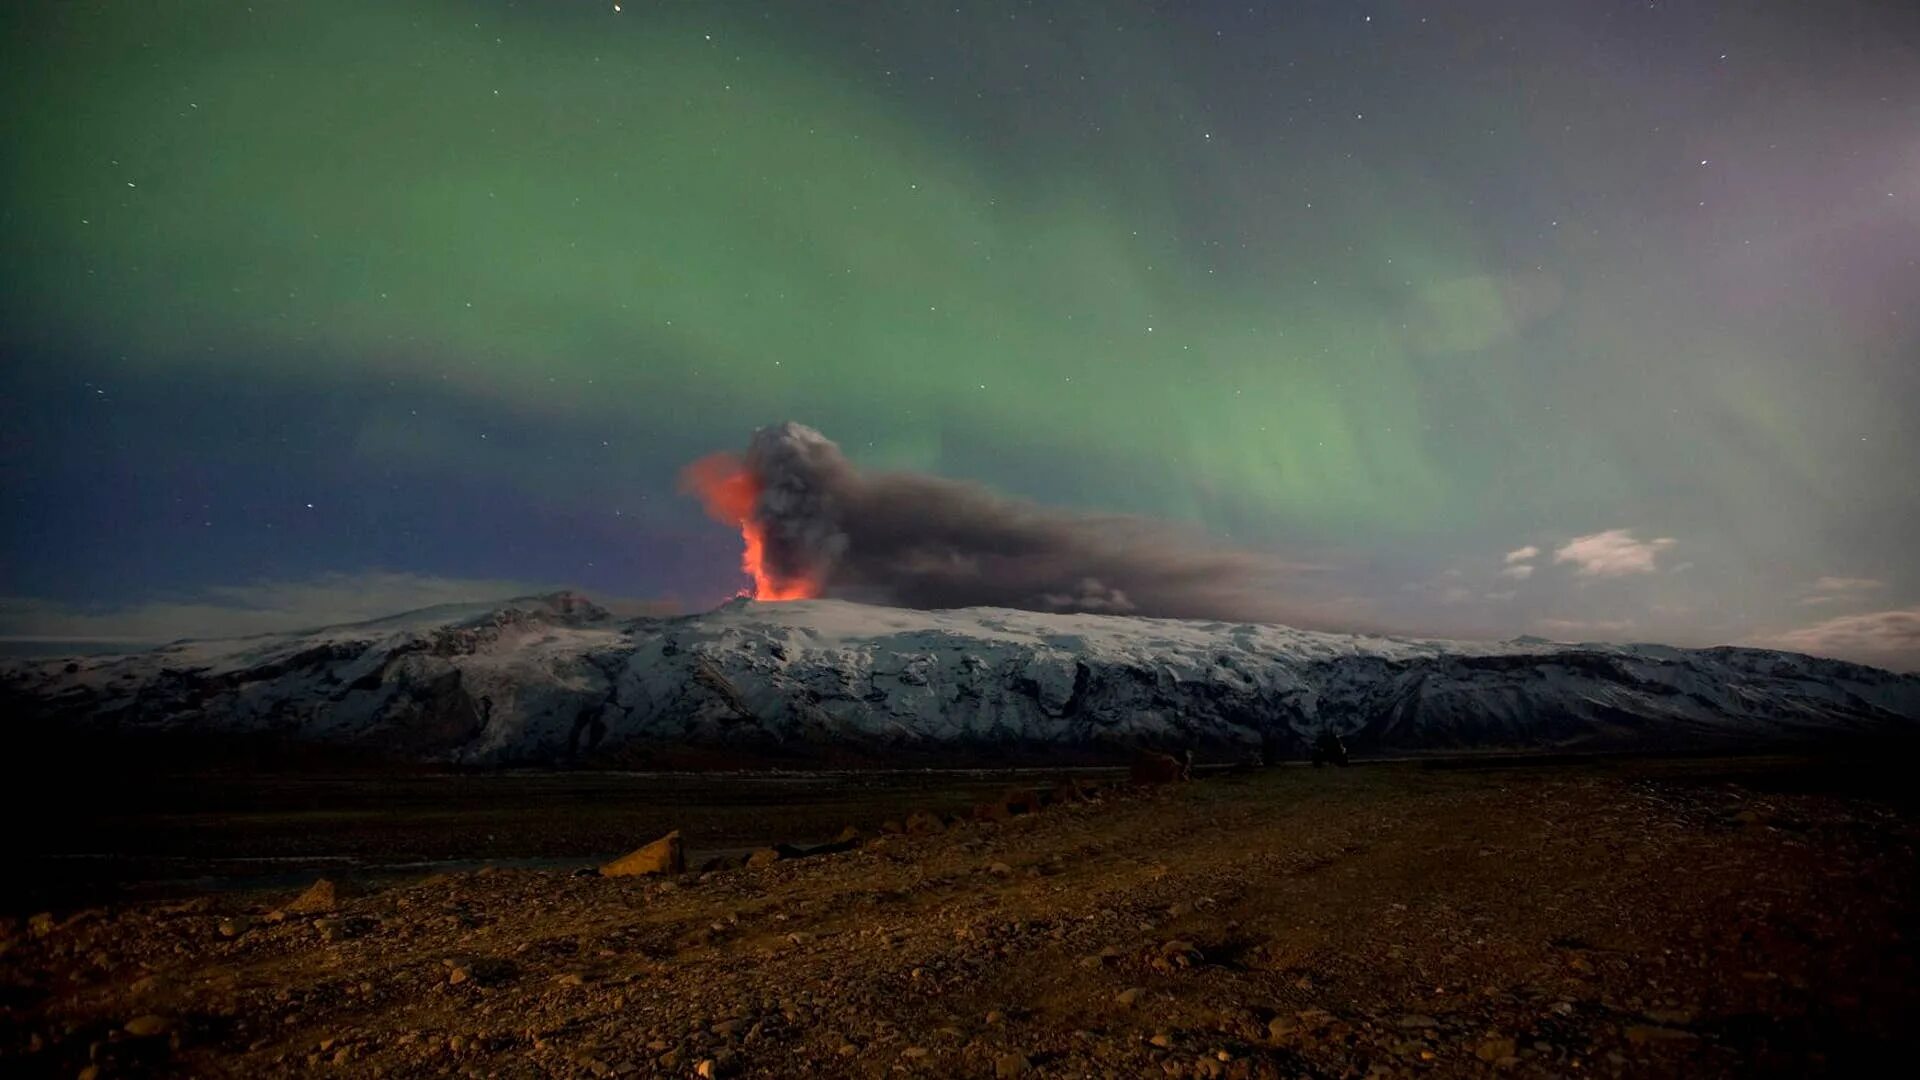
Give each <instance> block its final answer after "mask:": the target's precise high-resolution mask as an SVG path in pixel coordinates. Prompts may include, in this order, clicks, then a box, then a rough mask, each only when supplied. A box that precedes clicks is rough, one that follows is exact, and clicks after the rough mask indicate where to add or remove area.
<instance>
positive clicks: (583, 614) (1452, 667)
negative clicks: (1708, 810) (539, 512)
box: [0, 593, 1920, 765]
mask: <svg viewBox="0 0 1920 1080" xmlns="http://www.w3.org/2000/svg"><path fill="white" fill-rule="evenodd" d="M0 698H3V699H4V700H5V702H6V703H7V707H8V711H9V714H10V715H11V716H12V717H13V718H14V720H15V722H16V723H23V722H24V723H32V724H37V725H58V726H59V727H60V728H61V729H62V730H67V731H71V732H75V733H79V734H85V735H101V736H105V735H112V734H122V735H134V734H138V735H166V734H169V733H190V734H194V735H201V736H226V735H233V736H252V735H264V736H273V737H277V738H281V739H286V740H292V741H294V742H297V743H309V742H310V743H316V744H331V745H337V746H342V747H351V748H355V749H358V750H364V751H368V752H371V753H375V754H378V755H382V756H386V757H392V758H399V759H407V760H414V761H426V762H444V763H453V764H471V765H546V764H558V763H569V762H573V763H605V764H610V765H621V764H637V763H648V762H656V763H657V762H660V761H672V760H677V759H676V758H674V756H673V755H674V754H675V753H680V752H685V751H688V750H690V749H702V750H705V751H711V752H713V753H716V754H718V755H720V756H719V757H710V758H709V759H708V760H734V761H756V760H764V761H776V762H777V761H783V760H800V761H804V760H808V759H817V760H834V759H845V758H846V757H847V756H848V755H853V756H855V757H858V758H861V759H864V760H876V761H877V760H901V761H909V760H911V761H927V762H938V761H955V760H962V759H965V760H982V759H998V760H1009V761H1018V760H1040V759H1049V760H1055V759H1066V758H1079V759H1083V760H1099V759H1113V758H1116V757H1117V756H1118V755H1120V754H1122V753H1125V752H1129V751H1130V750H1131V749H1133V748H1137V747H1146V746H1151V747H1157V748H1163V749H1173V748H1182V747H1184V748H1192V749H1195V750H1196V751H1197V752H1199V753H1200V754H1201V755H1202V756H1203V758H1205V757H1211V758H1213V759H1215V760H1221V759H1240V758H1246V757H1250V756H1253V755H1256V754H1264V755H1265V756H1267V757H1269V758H1273V757H1280V758H1287V757H1296V756H1301V755H1303V754H1304V752H1305V749H1306V747H1307V745H1308V744H1309V743H1310V741H1311V740H1312V739H1313V737H1314V736H1316V735H1317V734H1318V733H1320V732H1321V731H1323V730H1332V731H1334V732H1336V733H1338V734H1340V735H1342V736H1343V737H1344V738H1345V739H1346V740H1347V741H1348V743H1349V745H1351V746H1352V747H1353V748H1354V749H1355V751H1356V752H1357V753H1360V754H1363V755H1365V754H1373V755H1382V754H1412V753H1430V752H1447V751H1477V750H1519V749H1533V750H1538V749H1554V750H1602V749H1653V748H1672V747H1688V746H1725V745H1739V744H1755V743H1763V742H1770V741H1787V740H1808V739H1832V738H1836V737H1845V736H1852V735H1857V736H1876V735H1889V734H1894V735H1908V734H1912V733H1913V732H1914V731H1915V730H1916V729H1917V727H1920V676H1914V675H1899V674H1894V673H1891V672H1887V671H1882V670H1879V669H1875V668H1870V667H1865V666H1862V665H1858V664H1852V663H1847V662H1843V661H1839V660H1827V659H1819V658H1815V657H1810V656H1803V655H1799V654H1796V653H1787V652H1777V651H1771V650H1764V649H1752V648H1740V647H1717V648H1708V649H1683V648H1675V647H1669V646H1662V645H1616V644H1607V643H1592V642H1589V643H1563V642H1550V641H1542V640H1540V639H1537V638H1519V639H1514V640H1509V641H1499V642H1475V641H1447V640H1427V639H1418V638H1404V637H1383V636H1373V635H1361V634H1338V633H1324V632H1314V631H1306V630H1297V629H1292V628H1289V627H1285V626H1276V625H1264V624H1251V623H1228V622H1215V621H1191V620H1174V619H1149V618H1138V617H1131V616H1119V615H1099V614H1054V613H1042V612H1033V611H1023V610H1011V609H1000V608H966V609H955V610H939V611H922V610H910V609H902V608H889V607H878V606H872V605H866V604H859V603H852V602H848V601H839V600H805V601H788V602H781V603H755V602H752V601H748V600H735V601H731V602H729V603H727V604H725V605H723V606H721V607H720V608H718V609H716V610H713V611H709V612H704V613H700V614H694V615H683V616H670V617H643V618H620V617H616V616H614V615H612V614H610V613H609V612H607V611H606V610H605V609H603V608H601V607H599V606H597V605H595V604H594V603H592V602H591V601H590V600H588V599H586V598H585V597H583V596H581V595H579V594H577V593H555V594H551V595H546V596H535V597H526V598H522V599H518V600H511V601H505V602H500V603H489V604H473V605H453V606H444V607H437V608H429V609H425V610H422V611H416V612H409V613H406V614H403V615H396V616H393V617H391V618H386V619H380V620H375V621H372V622H364V623H355V624H351V625H344V626H331V627H324V628H319V629H314V630H310V631H303V632H298V633H286V634H272V635H264V636H259V637H251V638H242V639H233V640H223V641H181V642H176V643H173V644H171V645H167V646H163V647H161V648H157V649H154V650H151V651H147V652H139V653H130V654H127V655H121V656H86V657H72V658H67V657H59V658H45V657H41V658H34V659H18V660H9V661H5V662H0Z"/></svg>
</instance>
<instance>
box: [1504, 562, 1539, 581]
mask: <svg viewBox="0 0 1920 1080" xmlns="http://www.w3.org/2000/svg"><path fill="white" fill-rule="evenodd" d="M1500 576H1501V577H1510V578H1512V579H1513V580H1515V581H1525V580H1527V579H1528V578H1530V577H1532V576H1533V567H1532V566H1531V565H1530V564H1528V563H1514V564H1513V565H1512V566H1509V567H1506V568H1504V569H1502V570H1501V571H1500Z"/></svg>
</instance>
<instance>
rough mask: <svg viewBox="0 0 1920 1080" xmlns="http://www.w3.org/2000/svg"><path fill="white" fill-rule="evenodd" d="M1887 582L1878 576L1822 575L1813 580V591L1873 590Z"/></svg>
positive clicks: (1884, 585)
mask: <svg viewBox="0 0 1920 1080" xmlns="http://www.w3.org/2000/svg"><path fill="white" fill-rule="evenodd" d="M1886 584H1887V583H1886V582H1884V581H1881V580H1879V579H1878V578H1865V577H1820V578H1815V579H1814V582H1813V591H1814V592H1817V593H1849V592H1872V591H1873V590H1875V589H1881V588H1885V587H1886Z"/></svg>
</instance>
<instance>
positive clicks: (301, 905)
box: [285, 878, 354, 915]
mask: <svg viewBox="0 0 1920 1080" xmlns="http://www.w3.org/2000/svg"><path fill="white" fill-rule="evenodd" d="M353 894H354V890H353V889H352V888H351V887H349V886H346V885H343V884H341V883H340V882H337V881H333V880H331V879H328V878H321V879H320V880H318V881H316V882H314V883H313V884H312V885H309V886H307V891H306V892H303V893H301V894H300V895H299V896H296V897H294V898H293V903H291V904H288V905H287V906H286V908H285V910H286V911H287V913H288V914H291V915H318V914H322V913H324V912H328V911H332V910H334V909H335V908H337V907H339V906H340V902H341V901H342V900H345V899H347V898H349V897H351V896H352V895H353Z"/></svg>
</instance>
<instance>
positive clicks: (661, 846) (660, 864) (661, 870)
mask: <svg viewBox="0 0 1920 1080" xmlns="http://www.w3.org/2000/svg"><path fill="white" fill-rule="evenodd" d="M686 869H687V850H686V845H685V844H684V843H682V842H681V840H680V830H679V829H675V830H673V831H672V832H670V833H668V834H667V835H665V836H663V837H661V838H660V839H658V840H655V841H654V842H653V843H651V844H648V845H647V846H645V847H643V848H640V849H639V850H637V851H630V852H628V853H627V854H625V855H622V856H620V857H619V858H617V859H615V860H613V861H612V862H610V863H607V864H606V865H604V866H602V867H601V868H600V875H601V876H602V877H638V876H641V875H644V874H681V873H685V872H686Z"/></svg>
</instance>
